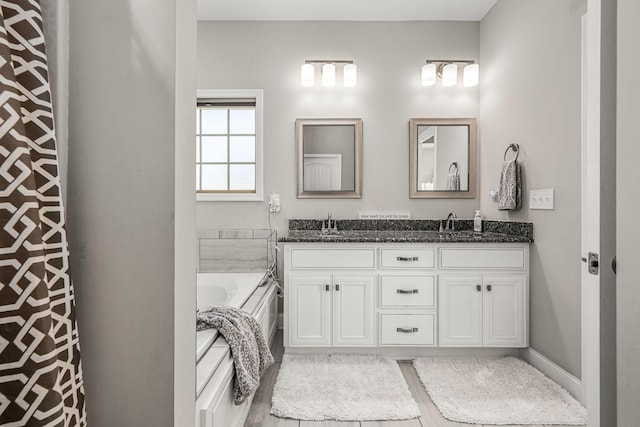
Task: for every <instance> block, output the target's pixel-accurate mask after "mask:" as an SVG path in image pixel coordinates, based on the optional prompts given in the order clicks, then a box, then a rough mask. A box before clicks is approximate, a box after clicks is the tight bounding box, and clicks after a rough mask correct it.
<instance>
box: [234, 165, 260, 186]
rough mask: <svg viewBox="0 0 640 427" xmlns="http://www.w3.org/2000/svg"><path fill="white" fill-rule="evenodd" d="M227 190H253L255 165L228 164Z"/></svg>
mask: <svg viewBox="0 0 640 427" xmlns="http://www.w3.org/2000/svg"><path fill="white" fill-rule="evenodd" d="M229 168H230V169H229V175H230V181H231V182H230V185H229V190H255V189H256V167H255V165H230V166H229Z"/></svg>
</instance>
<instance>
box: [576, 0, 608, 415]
mask: <svg viewBox="0 0 640 427" xmlns="http://www.w3.org/2000/svg"><path fill="white" fill-rule="evenodd" d="M587 5H588V13H587V15H586V18H584V19H583V87H582V90H583V112H582V117H583V126H582V133H583V136H582V147H583V148H582V166H583V172H582V173H583V176H582V178H583V179H582V256H583V258H584V257H586V256H587V253H588V252H593V253H595V254H597V255H598V256H599V265H598V267H599V271H598V273H597V274H596V275H593V274H589V273H588V272H587V269H588V265H587V263H583V265H582V384H583V399H582V400H583V403H584V404H585V406H586V407H587V425H588V426H589V427H599V426H600V425H602V426H605V427H608V426H610V425H611V426H613V425H615V424H616V379H615V378H616V373H615V372H616V361H615V357H616V343H615V339H616V338H615V337H616V330H615V329H616V325H615V315H616V313H615V310H616V308H615V292H616V290H615V275H614V274H613V271H612V269H611V261H612V259H613V256H614V255H615V228H616V225H615V216H616V187H615V174H616V164H615V151H616V131H615V121H616V110H615V108H616V106H615V105H616V59H615V58H616V46H615V43H616V39H615V28H616V16H615V10H616V4H615V2H608V1H607V2H603V1H602V0H588V3H587Z"/></svg>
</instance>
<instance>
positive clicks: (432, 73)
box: [421, 59, 480, 87]
mask: <svg viewBox="0 0 640 427" xmlns="http://www.w3.org/2000/svg"><path fill="white" fill-rule="evenodd" d="M458 64H466V66H465V67H464V71H463V78H462V83H463V86H464V87H472V86H477V85H478V82H479V80H480V77H479V76H480V66H479V65H478V64H476V63H475V61H472V60H467V59H427V61H426V64H425V65H423V66H422V73H421V81H422V86H433V85H435V84H436V81H437V78H438V77H440V79H441V80H442V86H455V85H456V84H457V83H458Z"/></svg>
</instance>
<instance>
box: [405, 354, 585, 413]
mask: <svg viewBox="0 0 640 427" xmlns="http://www.w3.org/2000/svg"><path fill="white" fill-rule="evenodd" d="M413 366H414V367H415V368H416V371H417V372H418V376H419V377H420V380H421V381H422V384H423V385H424V387H425V388H426V389H427V392H428V393H429V396H431V400H433V403H435V405H436V406H437V407H438V409H439V410H440V413H441V414H442V415H443V416H444V417H445V418H447V419H449V420H452V421H457V422H463V423H469V424H511V425H514V424H545V425H552V424H564V425H583V424H585V423H586V419H587V418H586V410H585V408H584V407H583V406H582V405H581V404H580V403H579V402H578V401H576V400H575V399H574V398H573V397H572V396H571V395H570V394H569V393H568V392H567V391H566V390H564V389H563V388H562V387H560V386H559V385H558V384H556V383H555V382H553V381H552V380H550V379H549V378H547V377H546V376H544V375H543V374H542V373H541V372H540V371H538V370H537V369H535V368H534V367H532V366H530V365H528V364H527V363H525V362H523V361H521V360H519V359H516V358H514V357H503V358H497V359H496V358H437V357H424V358H418V359H415V360H414V361H413Z"/></svg>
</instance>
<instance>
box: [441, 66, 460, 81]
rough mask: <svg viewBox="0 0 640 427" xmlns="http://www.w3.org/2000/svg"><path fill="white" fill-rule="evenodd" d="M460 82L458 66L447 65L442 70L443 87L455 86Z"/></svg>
mask: <svg viewBox="0 0 640 427" xmlns="http://www.w3.org/2000/svg"><path fill="white" fill-rule="evenodd" d="M457 82H458V66H457V65H456V64H447V65H445V66H444V68H442V86H453V85H455V84H456V83H457Z"/></svg>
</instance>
